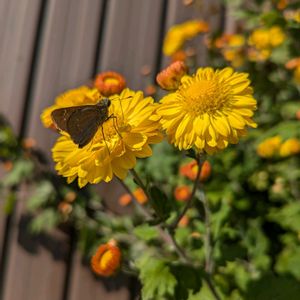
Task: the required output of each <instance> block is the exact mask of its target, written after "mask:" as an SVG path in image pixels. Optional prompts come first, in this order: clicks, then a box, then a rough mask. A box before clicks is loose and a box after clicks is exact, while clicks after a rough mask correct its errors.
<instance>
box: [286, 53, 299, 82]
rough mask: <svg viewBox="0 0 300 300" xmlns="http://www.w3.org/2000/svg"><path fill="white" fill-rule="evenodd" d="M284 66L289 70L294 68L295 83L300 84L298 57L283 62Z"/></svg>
mask: <svg viewBox="0 0 300 300" xmlns="http://www.w3.org/2000/svg"><path fill="white" fill-rule="evenodd" d="M285 67H286V68H287V69H289V70H292V69H294V80H295V82H296V83H298V84H300V57H296V58H293V59H291V60H289V61H288V62H287V63H286V64H285Z"/></svg>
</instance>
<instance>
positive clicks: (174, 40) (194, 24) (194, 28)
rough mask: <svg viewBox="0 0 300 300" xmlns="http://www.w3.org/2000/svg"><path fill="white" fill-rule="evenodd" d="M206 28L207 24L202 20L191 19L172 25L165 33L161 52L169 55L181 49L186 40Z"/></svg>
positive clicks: (207, 27)
mask: <svg viewBox="0 0 300 300" xmlns="http://www.w3.org/2000/svg"><path fill="white" fill-rule="evenodd" d="M208 30H209V25H208V24H207V23H206V22H204V21H202V20H191V21H187V22H184V23H181V24H177V25H174V26H172V27H171V28H170V29H169V31H168V32H167V34H166V37H165V40H164V44H163V53H164V54H165V55H167V56H171V55H172V54H174V53H175V52H177V51H178V50H179V49H181V48H182V46H183V44H184V43H185V42H186V41H187V40H190V39H192V38H194V37H195V36H197V35H198V34H200V33H202V32H207V31H208Z"/></svg>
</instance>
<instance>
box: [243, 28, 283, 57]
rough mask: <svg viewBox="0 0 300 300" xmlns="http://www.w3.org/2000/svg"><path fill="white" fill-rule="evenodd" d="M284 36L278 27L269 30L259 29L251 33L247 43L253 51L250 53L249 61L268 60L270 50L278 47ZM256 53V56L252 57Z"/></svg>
mask: <svg viewBox="0 0 300 300" xmlns="http://www.w3.org/2000/svg"><path fill="white" fill-rule="evenodd" d="M285 38H286V36H285V34H284V32H283V31H282V29H281V28H280V27H279V26H272V27H271V28H259V29H256V30H254V31H253V32H252V34H251V35H250V37H249V40H248V43H249V45H250V46H253V47H254V49H255V51H252V52H250V57H249V58H250V59H253V60H255V59H256V60H265V59H268V58H269V57H270V55H271V53H272V49H274V48H276V47H278V46H280V45H281V44H282V43H283V42H284V40H285ZM255 52H257V54H256V55H253V54H254V53H255Z"/></svg>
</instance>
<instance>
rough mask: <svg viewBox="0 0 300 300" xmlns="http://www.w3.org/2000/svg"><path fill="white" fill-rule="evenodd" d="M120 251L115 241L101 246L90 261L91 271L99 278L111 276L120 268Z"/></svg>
mask: <svg viewBox="0 0 300 300" xmlns="http://www.w3.org/2000/svg"><path fill="white" fill-rule="evenodd" d="M120 262H121V251H120V249H119V248H118V247H117V246H116V243H115V241H110V242H108V243H107V244H103V245H101V246H100V247H99V248H98V249H97V251H96V253H95V254H94V255H93V257H92V259H91V267H92V270H93V271H94V272H95V273H96V274H98V275H101V276H106V277H108V276H111V275H113V274H114V273H115V272H116V271H117V269H119V267H120Z"/></svg>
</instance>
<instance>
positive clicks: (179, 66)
mask: <svg viewBox="0 0 300 300" xmlns="http://www.w3.org/2000/svg"><path fill="white" fill-rule="evenodd" d="M186 72H187V66H186V64H185V63H184V62H183V61H176V62H173V63H172V64H171V65H169V66H168V67H167V68H165V69H164V70H162V71H161V72H160V73H158V74H157V76H156V81H157V83H158V84H159V86H160V87H161V88H162V89H164V90H175V89H176V88H178V86H179V85H180V79H181V78H182V76H183V75H185V74H186Z"/></svg>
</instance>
